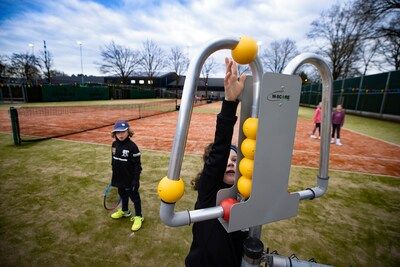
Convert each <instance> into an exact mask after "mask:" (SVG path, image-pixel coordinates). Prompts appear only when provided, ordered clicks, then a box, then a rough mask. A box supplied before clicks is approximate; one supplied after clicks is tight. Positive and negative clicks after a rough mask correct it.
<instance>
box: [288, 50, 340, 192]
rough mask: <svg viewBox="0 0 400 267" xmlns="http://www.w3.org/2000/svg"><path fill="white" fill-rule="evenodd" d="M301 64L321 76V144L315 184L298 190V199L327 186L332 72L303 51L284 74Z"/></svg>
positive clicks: (317, 58) (324, 64) (319, 58)
mask: <svg viewBox="0 0 400 267" xmlns="http://www.w3.org/2000/svg"><path fill="white" fill-rule="evenodd" d="M303 64H312V65H314V66H315V67H316V68H317V70H318V71H319V73H320V74H321V78H322V123H321V145H320V154H319V172H318V176H317V186H316V187H313V188H307V189H305V190H302V191H299V192H297V193H299V194H300V200H303V199H313V198H316V197H320V196H322V195H323V194H325V192H326V189H327V188H328V180H329V176H328V170H329V148H330V129H331V107H332V80H333V79H332V74H331V71H330V69H329V67H328V64H327V63H326V62H325V60H324V59H323V58H322V57H320V56H319V55H317V54H313V53H303V54H300V55H298V56H297V57H295V58H294V59H292V60H291V61H290V62H289V64H288V65H287V66H286V68H285V69H284V70H283V73H284V74H294V73H295V72H296V70H298V69H299V67H300V66H302V65H303Z"/></svg>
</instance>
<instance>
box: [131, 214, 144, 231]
mask: <svg viewBox="0 0 400 267" xmlns="http://www.w3.org/2000/svg"><path fill="white" fill-rule="evenodd" d="M143 220H144V218H143V217H142V216H135V217H133V218H131V221H133V225H132V231H137V230H139V229H140V227H142V222H143Z"/></svg>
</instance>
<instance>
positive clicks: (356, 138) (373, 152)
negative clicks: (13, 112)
mask: <svg viewBox="0 0 400 267" xmlns="http://www.w3.org/2000/svg"><path fill="white" fill-rule="evenodd" d="M219 106H220V103H218V102H217V103H213V104H210V105H206V106H202V107H198V108H195V110H194V112H193V114H192V119H191V122H190V128H189V135H188V139H187V144H186V151H185V153H191V154H202V153H203V149H204V147H205V146H206V145H207V144H208V143H210V142H212V140H213V136H214V131H215V120H216V115H215V114H207V113H198V112H196V109H203V110H204V109H211V110H213V109H214V110H218V109H219ZM177 118H178V112H170V113H166V114H161V115H156V116H152V117H147V118H143V119H139V120H134V121H131V122H130V123H131V125H132V126H133V129H134V131H135V135H134V141H135V142H136V143H137V145H138V146H139V148H140V149H151V150H158V151H166V152H170V151H171V148H172V142H173V138H174V134H175V126H176V122H177ZM32 119H33V118H32ZM87 119H90V114H87V118H86V120H87ZM60 123H61V124H64V125H65V123H66V120H63V121H61V122H60ZM312 126H313V125H312V123H311V121H306V120H302V119H299V120H298V123H297V129H296V138H295V145H294V151H293V158H292V165H297V166H308V167H318V164H319V140H318V139H311V138H309V132H310V130H311V128H312ZM10 128H11V127H10V121H9V115H8V114H7V111H4V110H1V111H0V131H1V132H10ZM111 128H112V127H111V126H108V127H104V128H100V129H97V130H93V131H87V132H83V133H79V134H73V135H69V136H65V137H63V138H62V139H67V140H74V141H83V142H91V143H101V144H111V142H112V139H111V136H110V131H111ZM238 128H239V127H238V125H236V129H235V140H237V135H238V130H239V129H238ZM341 135H342V138H341V141H342V143H343V146H340V147H339V146H336V145H331V150H330V165H329V168H330V169H335V170H344V171H351V172H364V173H371V174H380V175H391V176H396V177H400V146H397V145H393V144H389V143H386V142H383V141H380V140H377V139H374V138H370V137H367V136H364V135H361V134H357V133H355V132H352V131H348V130H346V129H345V128H344V129H342V132H341Z"/></svg>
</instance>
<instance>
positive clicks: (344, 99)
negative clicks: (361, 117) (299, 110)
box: [300, 71, 400, 115]
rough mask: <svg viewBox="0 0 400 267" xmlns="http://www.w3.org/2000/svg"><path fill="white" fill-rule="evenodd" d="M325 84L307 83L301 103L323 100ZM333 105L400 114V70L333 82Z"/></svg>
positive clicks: (304, 86) (315, 103)
mask: <svg viewBox="0 0 400 267" xmlns="http://www.w3.org/2000/svg"><path fill="white" fill-rule="evenodd" d="M321 90H322V89H321V84H319V83H314V84H306V85H303V87H302V89H301V97H300V103H301V104H307V105H317V104H318V103H319V102H320V101H321ZM332 97H333V99H332V104H333V106H336V105H337V104H342V105H343V106H344V108H346V109H350V110H358V111H368V112H374V113H382V114H390V115H400V71H392V72H386V73H379V74H374V75H368V76H363V77H354V78H349V79H344V80H336V81H334V82H333V96H332Z"/></svg>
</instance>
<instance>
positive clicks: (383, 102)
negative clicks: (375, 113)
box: [379, 72, 392, 114]
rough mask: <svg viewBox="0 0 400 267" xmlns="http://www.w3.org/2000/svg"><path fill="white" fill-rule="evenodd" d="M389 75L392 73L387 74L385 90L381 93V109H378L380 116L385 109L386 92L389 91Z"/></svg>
mask: <svg viewBox="0 0 400 267" xmlns="http://www.w3.org/2000/svg"><path fill="white" fill-rule="evenodd" d="M391 73H392V72H388V75H387V79H386V85H385V90H384V91H383V97H382V103H381V109H380V111H379V113H380V114H382V113H383V109H384V107H385V101H386V94H387V90H388V89H389V82H390V74H391Z"/></svg>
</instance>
